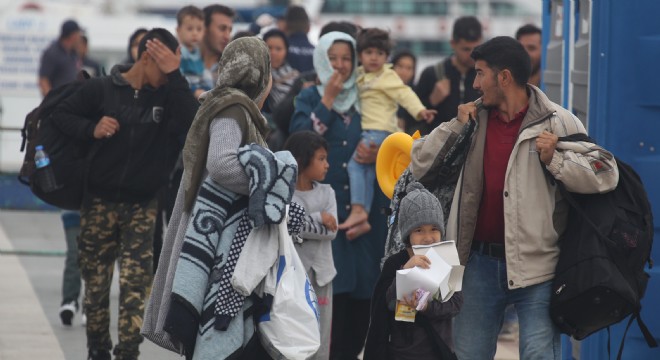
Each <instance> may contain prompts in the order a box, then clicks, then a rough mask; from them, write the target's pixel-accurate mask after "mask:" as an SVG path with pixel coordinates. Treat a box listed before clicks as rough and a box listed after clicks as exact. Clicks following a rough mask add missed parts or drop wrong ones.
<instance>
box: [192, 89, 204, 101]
mask: <svg viewBox="0 0 660 360" xmlns="http://www.w3.org/2000/svg"><path fill="white" fill-rule="evenodd" d="M203 93H205V91H204V89H197V90H195V92H194V93H193V96H195V99H199V97H200V95H202V94H203Z"/></svg>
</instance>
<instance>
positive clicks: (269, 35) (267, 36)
mask: <svg viewBox="0 0 660 360" xmlns="http://www.w3.org/2000/svg"><path fill="white" fill-rule="evenodd" d="M272 37H278V38H280V39H282V41H284V48H285V49H286V50H287V52H288V51H289V40H288V39H287V38H286V34H285V33H284V31H282V30H279V29H270V30H268V31H266V33H265V34H264V36H263V39H264V41H267V40H268V39H270V38H272Z"/></svg>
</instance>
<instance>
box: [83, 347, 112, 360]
mask: <svg viewBox="0 0 660 360" xmlns="http://www.w3.org/2000/svg"><path fill="white" fill-rule="evenodd" d="M87 360H112V357H111V356H110V351H108V350H103V349H89V353H88V355H87Z"/></svg>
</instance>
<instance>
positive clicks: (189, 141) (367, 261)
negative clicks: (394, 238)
mask: <svg viewBox="0 0 660 360" xmlns="http://www.w3.org/2000/svg"><path fill="white" fill-rule="evenodd" d="M235 15H236V14H235V11H234V10H233V9H231V8H229V7H226V6H223V5H219V4H218V5H210V6H207V7H205V8H203V9H200V8H197V7H195V6H185V7H183V8H181V9H180V11H179V12H178V14H177V28H176V37H175V36H174V35H172V34H171V33H170V32H169V31H167V30H164V29H142V28H140V29H137V30H136V31H135V32H134V33H133V34H132V35H131V37H130V39H129V42H128V53H127V58H126V60H125V61H124V62H123V63H122V64H117V65H115V66H114V67H113V68H112V69H111V71H110V74H109V75H107V76H103V74H102V71H101V70H99V66H98V64H95V63H94V62H93V61H90V59H89V58H88V57H87V55H86V47H87V39H86V38H84V36H83V33H82V29H81V27H80V26H79V25H78V24H77V23H76V22H75V21H73V20H69V21H66V22H65V23H64V24H63V25H62V29H61V35H60V37H59V39H58V40H56V41H55V42H54V43H53V44H52V45H51V46H50V47H49V48H48V49H47V50H46V51H45V52H44V54H43V59H42V65H41V68H40V70H39V86H40V89H41V90H42V94H44V95H45V94H46V93H48V91H50V90H51V89H53V88H56V87H58V86H62V85H63V84H66V83H67V82H71V81H73V80H74V79H75V78H76V75H77V73H78V71H79V70H81V69H83V68H85V69H88V68H89V69H94V70H93V74H92V75H93V76H97V77H95V78H93V79H91V80H90V81H87V82H86V83H85V84H84V85H82V88H81V90H80V91H78V92H76V93H75V94H74V95H72V96H71V97H69V98H67V99H66V100H65V101H64V102H62V104H60V105H59V106H58V108H57V109H56V111H55V112H54V113H53V117H52V119H53V121H54V123H55V124H56V126H57V128H58V129H60V131H61V132H62V134H64V135H65V136H68V137H70V138H71V139H72V141H77V142H79V143H83V144H98V148H97V150H96V151H97V152H96V155H95V157H94V159H93V160H92V161H91V163H90V166H89V176H88V184H87V186H88V190H87V193H86V195H85V198H84V200H83V204H82V206H81V209H80V212H79V213H75V212H66V213H63V214H62V220H63V224H64V228H65V234H66V239H67V249H68V251H67V259H66V266H65V272H64V281H63V299H62V307H61V309H60V317H61V320H62V322H63V324H64V325H71V323H72V319H73V318H74V316H75V314H76V313H77V312H78V310H79V309H80V308H83V311H82V314H83V316H84V317H85V318H86V319H85V321H86V332H87V346H88V349H89V359H110V358H111V353H112V354H114V358H115V359H120V360H121V359H137V358H138V356H139V345H140V343H141V342H142V341H143V337H146V338H147V339H149V340H150V341H153V342H154V343H156V344H158V345H159V346H161V347H163V348H165V349H168V350H171V351H174V352H176V353H179V354H182V355H185V356H186V358H187V359H193V358H199V359H202V358H229V357H231V358H241V359H259V358H269V357H268V355H267V351H266V349H264V347H263V346H262V345H261V344H260V343H259V341H258V339H257V336H255V334H256V332H257V331H258V330H257V329H256V326H255V324H256V323H257V320H256V318H257V315H255V312H257V311H258V306H257V305H259V299H255V297H254V296H253V295H254V294H252V295H250V296H243V295H240V294H236V293H235V291H233V290H231V284H230V282H229V281H230V280H229V279H231V275H232V274H231V271H233V269H234V267H235V266H236V261H237V256H238V255H237V254H240V251H241V248H242V246H243V245H242V244H244V243H245V237H247V230H241V229H250V228H251V226H254V225H253V224H254V221H253V222H252V223H250V222H249V221H247V220H245V219H246V218H248V217H249V216H248V214H250V215H253V213H255V212H256V211H257V210H255V208H258V206H259V205H258V204H255V203H257V202H258V201H259V200H258V198H259V197H258V196H257V195H255V186H254V185H253V183H254V181H256V180H255V179H254V178H253V177H251V175H250V171H248V167H247V165H246V164H245V160H244V157H246V156H250V154H252V152H251V151H256V152H259V150H255V148H254V147H250V146H253V145H256V146H257V147H259V148H263V149H270V150H271V151H272V152H270V154H271V155H272V157H268V156H266V157H265V159H267V160H268V161H266V160H264V161H265V164H266V165H264V166H278V165H277V164H279V162H278V161H281V158H280V157H278V156H277V154H278V153H277V151H280V150H283V151H285V152H288V153H290V154H291V155H292V157H293V159H295V162H296V163H297V173H296V177H295V178H294V179H290V180H291V181H292V183H295V184H294V185H292V186H293V190H294V191H292V192H291V194H288V195H282V194H281V193H277V194H275V196H278V197H280V198H283V199H285V198H287V196H288V199H289V200H290V201H293V202H295V203H297V204H299V205H301V206H302V207H303V208H304V210H305V215H304V224H303V226H302V230H301V232H300V237H301V238H302V239H303V240H302V242H301V243H300V244H297V245H296V249H297V250H298V254H299V256H300V258H301V260H302V263H303V264H304V267H305V270H306V271H307V275H308V277H309V281H310V282H311V284H312V286H313V288H314V292H315V293H316V297H317V302H318V309H319V314H320V316H319V326H320V334H321V346H320V348H319V350H318V351H317V352H316V354H315V355H314V356H313V358H314V359H351V360H353V359H357V358H358V355H359V354H360V353H361V352H363V351H364V359H454V358H458V359H491V358H493V357H494V354H495V350H496V347H497V337H498V333H499V332H500V330H501V328H502V324H503V323H504V322H505V309H507V308H511V307H512V308H513V309H515V312H516V313H517V316H518V318H519V323H520V355H521V357H522V358H525V359H560V349H559V332H558V330H557V328H556V327H555V326H554V325H553V324H552V322H551V320H550V317H549V314H548V302H549V298H550V280H551V279H552V277H553V271H554V265H555V264H556V260H557V254H558V251H559V247H558V243H557V242H558V237H559V235H560V234H561V233H562V231H563V226H564V224H565V219H566V216H567V208H566V204H564V201H563V200H562V199H561V198H560V197H558V196H557V189H556V187H555V186H554V185H553V182H552V181H550V180H549V178H548V175H546V173H548V174H550V175H551V176H553V177H555V178H556V179H560V180H561V181H562V182H563V183H564V184H565V185H566V187H567V189H569V190H575V191H579V192H583V193H594V192H603V191H607V190H609V189H612V188H613V187H614V186H616V181H617V170H616V169H617V168H616V165H615V164H614V163H613V161H614V160H613V158H612V157H611V155H610V154H609V153H608V152H607V151H606V150H604V149H602V148H599V147H597V146H596V145H591V146H590V147H589V148H588V149H589V151H588V152H581V151H580V150H579V149H576V148H563V149H561V150H559V148H558V145H557V141H558V136H565V135H568V134H572V133H585V129H584V127H583V126H582V123H581V122H580V121H579V120H578V119H577V118H576V117H575V116H573V115H572V114H571V113H570V112H568V111H567V110H565V109H563V108H561V107H560V106H559V105H557V104H554V103H552V102H551V101H550V100H549V99H548V98H547V97H546V96H545V95H544V94H543V92H542V91H541V90H539V88H538V85H539V82H540V48H541V37H540V29H538V28H537V27H535V26H534V25H526V26H523V27H522V28H520V30H519V31H518V33H517V34H515V38H513V37H508V36H499V37H495V38H493V39H489V40H488V41H485V42H484V40H485V39H484V38H483V34H482V26H481V23H480V22H479V20H478V19H477V18H475V17H471V16H468V17H462V18H459V19H457V20H456V21H455V23H454V26H453V31H452V36H451V41H450V44H451V48H452V51H453V53H452V54H451V55H450V56H448V57H447V58H445V59H444V60H442V61H440V62H439V63H437V64H433V65H431V66H429V67H427V68H425V69H424V70H423V71H422V72H421V74H420V76H419V81H418V83H417V84H415V78H416V76H415V72H416V66H417V64H416V56H415V54H413V53H411V52H410V51H406V50H399V51H393V42H392V40H391V39H390V35H389V34H388V32H387V31H386V30H383V29H377V28H368V29H360V28H359V27H358V26H356V25H354V24H351V23H347V22H331V23H328V24H326V25H325V26H324V27H323V28H322V30H321V32H320V37H319V39H318V43H317V44H316V46H314V45H312V44H311V43H310V41H309V39H308V36H307V33H308V32H309V29H310V19H309V17H308V15H307V13H306V12H305V10H304V8H302V7H298V6H290V7H289V8H288V9H287V11H286V13H285V15H284V16H283V18H282V21H281V22H277V21H275V19H273V18H270V19H265V18H260V19H259V20H258V21H256V22H255V24H253V25H254V26H251V27H250V31H248V32H242V33H236V34H234V36H233V38H232V36H231V35H232V30H233V19H234V17H235ZM512 35H513V34H512ZM83 40H84V41H83ZM388 61H389V62H391V64H390V63H388ZM477 99H480V104H481V105H480V106H477V102H475V101H476V100H477ZM398 131H405V132H408V133H409V134H412V133H413V132H415V131H420V133H421V135H422V136H423V137H422V138H421V139H419V140H417V141H416V142H415V143H414V146H413V149H412V153H411V158H412V162H411V165H410V167H409V169H410V171H412V174H413V175H414V178H415V179H416V180H417V181H415V182H413V183H411V184H410V185H409V186H408V188H407V190H406V191H405V192H403V193H400V194H395V196H400V199H399V200H400V202H399V205H398V208H397V209H394V210H395V211H394V212H388V211H386V210H387V209H389V208H390V201H389V199H388V198H387V197H386V196H385V195H384V194H383V193H382V192H381V191H380V189H379V186H378V184H377V182H376V180H375V169H374V164H375V161H376V156H377V154H378V151H379V147H380V146H381V144H382V142H383V140H384V139H385V138H386V137H387V136H388V135H389V134H391V133H393V132H398ZM461 141H469V142H470V143H471V145H470V146H469V147H467V149H468V150H467V152H466V153H465V157H464V159H463V162H461V163H460V164H457V163H455V162H454V163H450V164H443V163H442V159H445V155H446V154H447V153H449V152H451V151H454V150H455V149H456V148H457V147H458V146H460V145H459V143H460V142H461ZM251 144H252V145H251ZM585 148H586V147H585ZM272 153H275V154H272ZM245 154H247V155H245ZM260 154H262V153H260ZM608 155H609V156H608ZM539 160H540V161H539ZM594 162H598V163H599V166H597V167H596V166H592V164H593V163H594ZM272 164H275V165H272ZM443 166H444V167H460V172H461V174H462V175H461V177H460V180H459V181H460V182H461V183H460V186H457V187H456V188H457V190H456V193H457V195H456V196H455V199H456V200H455V201H453V202H452V203H451V205H450V207H451V212H450V213H448V214H447V213H444V212H443V208H447V207H446V205H448V204H442V203H441V201H440V200H439V199H438V198H437V197H436V196H435V195H434V194H433V193H432V191H433V190H434V189H435V188H436V187H437V186H438V181H440V180H439V179H440V177H442V176H443V171H442V169H443ZM259 180H260V181H264V179H259ZM285 180H286V179H285ZM266 181H267V180H266ZM454 181H456V180H454ZM269 189H270V188H269ZM271 190H272V189H271ZM271 190H269V191H271ZM429 190H431V192H430V191H429ZM273 191H274V190H273ZM263 196H265V195H263ZM206 208H209V209H212V211H211V212H212V217H211V219H212V220H204V219H202V220H200V216H202V215H203V214H204V213H205V211H203V210H202V209H206ZM209 211H210V210H209ZM282 211H283V210H282ZM386 214H387V215H386ZM396 216H398V222H397V224H398V225H397V226H398V228H396V229H395V231H400V234H401V242H402V244H401V245H402V248H403V249H404V250H401V251H400V252H398V253H396V254H394V255H392V256H390V257H388V258H387V259H383V257H384V247H385V238H386V237H387V232H388V230H391V224H392V222H393V219H394V217H396ZM165 226H166V231H164V233H163V231H162V229H163V228H164V227H165ZM205 231H206V232H205ZM200 234H201V235H200ZM202 235H203V236H202ZM199 238H204V239H205V241H199ZM443 240H456V246H457V249H458V253H459V256H460V261H461V264H462V265H465V266H466V268H465V275H464V278H463V290H462V291H461V292H457V293H456V294H454V296H452V298H451V299H449V301H446V302H443V301H441V300H439V299H437V298H432V299H430V300H429V301H428V302H425V303H420V298H419V297H417V296H416V295H414V294H409V296H407V297H406V298H405V299H404V300H402V299H399V300H397V297H396V282H395V281H394V279H395V273H396V270H399V269H407V268H412V267H415V266H418V267H421V268H428V267H429V265H430V261H429V259H428V258H427V257H425V256H423V255H415V254H414V253H413V252H412V246H413V245H430V244H434V243H437V242H440V241H443ZM200 244H201V245H200ZM204 244H206V245H204ZM241 256H242V255H241ZM253 260H254V261H255V262H259V260H260V259H253ZM382 260H384V263H383V264H384V265H383V267H382V270H381V263H382ZM115 263H117V264H118V266H119V269H120V270H119V277H120V279H119V284H120V297H119V302H120V310H119V323H118V329H119V331H118V334H119V337H118V341H117V343H116V344H114V345H113V341H112V339H111V338H110V332H109V326H110V324H109V322H110V316H109V314H110V309H109V291H110V283H111V281H112V272H113V269H114V267H115ZM184 272H185V273H184ZM228 272H229V273H228ZM81 277H82V280H83V282H84V289H85V291H84V296H83V297H82V300H81V298H80V291H81V290H80V289H81V285H80V284H81V281H80V279H81ZM195 284H201V285H199V286H197V287H195ZM192 289H194V290H192ZM227 294H229V295H227ZM399 305H407V306H409V307H412V308H417V309H418V310H417V315H416V317H415V320H414V322H413V323H406V322H400V321H395V312H396V311H398V309H399ZM227 309H228V310H227Z"/></svg>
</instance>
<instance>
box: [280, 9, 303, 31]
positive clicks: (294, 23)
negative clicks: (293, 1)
mask: <svg viewBox="0 0 660 360" xmlns="http://www.w3.org/2000/svg"><path fill="white" fill-rule="evenodd" d="M284 20H285V21H286V31H287V32H288V33H289V34H294V33H301V32H302V33H306V32H307V31H309V15H307V11H305V8H304V7H302V6H297V5H290V6H289V7H288V8H287V9H286V13H285V14H284Z"/></svg>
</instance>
